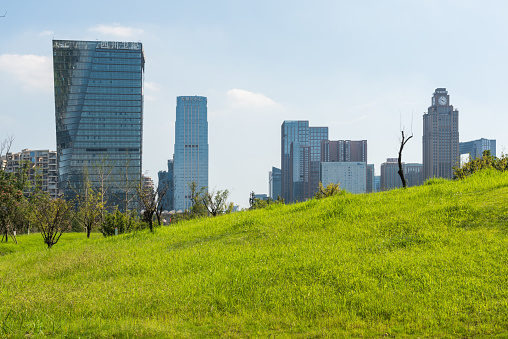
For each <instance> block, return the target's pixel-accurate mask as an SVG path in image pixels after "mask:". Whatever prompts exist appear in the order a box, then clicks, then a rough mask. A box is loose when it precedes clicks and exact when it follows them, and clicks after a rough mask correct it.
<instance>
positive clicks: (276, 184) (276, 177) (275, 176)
mask: <svg viewBox="0 0 508 339" xmlns="http://www.w3.org/2000/svg"><path fill="white" fill-rule="evenodd" d="M268 183H269V184H268V191H269V194H268V195H269V196H270V198H272V199H273V200H277V199H278V198H279V197H281V198H282V193H281V190H280V185H281V171H280V168H277V167H272V170H271V171H270V173H269V174H268Z"/></svg>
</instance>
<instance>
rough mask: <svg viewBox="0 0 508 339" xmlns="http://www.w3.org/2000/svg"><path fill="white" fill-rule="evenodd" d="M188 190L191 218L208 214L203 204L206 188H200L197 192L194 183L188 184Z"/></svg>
mask: <svg viewBox="0 0 508 339" xmlns="http://www.w3.org/2000/svg"><path fill="white" fill-rule="evenodd" d="M188 185H189V189H190V191H191V192H190V201H191V203H192V206H191V208H190V215H191V218H197V217H202V216H205V215H207V214H208V209H207V207H206V205H205V204H204V197H205V194H206V188H205V187H201V189H200V190H199V191H198V190H197V184H196V182H195V181H193V182H191V183H189V184H188Z"/></svg>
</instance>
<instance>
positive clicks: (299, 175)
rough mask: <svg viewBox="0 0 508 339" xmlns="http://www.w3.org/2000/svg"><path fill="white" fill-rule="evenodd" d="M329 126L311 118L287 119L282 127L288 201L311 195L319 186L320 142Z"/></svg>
mask: <svg viewBox="0 0 508 339" xmlns="http://www.w3.org/2000/svg"><path fill="white" fill-rule="evenodd" d="M327 139H328V127H309V122H308V121H284V122H283V123H282V126H281V172H282V173H281V179H282V182H281V192H282V198H284V201H285V202H286V203H294V202H297V201H304V200H306V199H309V198H311V197H312V196H313V195H314V193H315V192H316V191H317V189H318V187H319V165H320V162H321V142H322V141H323V140H327Z"/></svg>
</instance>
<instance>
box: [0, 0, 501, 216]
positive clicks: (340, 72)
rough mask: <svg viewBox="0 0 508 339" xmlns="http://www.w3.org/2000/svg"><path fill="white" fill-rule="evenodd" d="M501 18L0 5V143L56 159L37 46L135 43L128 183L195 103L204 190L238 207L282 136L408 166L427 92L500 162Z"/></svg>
mask: <svg viewBox="0 0 508 339" xmlns="http://www.w3.org/2000/svg"><path fill="white" fill-rule="evenodd" d="M507 10H508V4H506V3H505V2H501V1H490V2H481V1H412V2H404V1H384V2H375V1H366V2H362V3H358V2H355V3H349V2H342V1H339V2H338V1H317V2H312V3H311V2H304V1H296V2H295V1H292V2H289V1H277V2H269V1H245V2H231V1H214V2H207V1H191V2H185V3H182V2H173V1H171V2H162V1H145V2H143V3H142V4H140V3H139V2H134V1H121V2H120V1H112V2H98V1H88V2H86V3H74V2H71V3H69V2H63V1H46V2H38V1H4V2H1V3H0V15H3V14H4V13H5V12H7V13H6V15H5V17H2V18H0V36H1V41H2V47H1V48H0V90H1V92H2V105H1V107H2V108H1V109H0V138H1V139H2V140H3V139H4V138H5V137H7V136H10V135H12V136H14V137H15V141H14V144H13V147H12V149H11V150H12V151H15V152H17V151H20V150H22V149H24V148H31V149H51V150H55V149H56V143H55V109H54V96H53V73H52V72H53V71H52V65H53V64H52V43H51V41H52V39H70V40H99V41H103V40H107V41H140V42H142V43H143V48H144V51H145V56H146V64H145V67H146V68H145V87H144V94H145V96H144V98H145V102H144V103H145V105H144V122H143V125H144V135H143V172H144V173H146V174H148V175H150V176H151V177H152V178H153V179H154V180H155V181H157V172H158V171H160V170H165V169H167V165H166V163H167V160H168V159H170V158H171V157H172V155H173V152H174V149H173V147H174V143H175V136H174V135H175V126H174V124H175V108H176V97H177V96H182V95H199V96H206V97H207V98H208V123H209V149H210V153H209V168H210V172H209V183H210V187H211V188H217V189H229V190H230V191H231V195H230V200H231V201H233V202H235V203H236V204H239V205H240V206H242V207H245V206H247V205H248V198H249V193H250V192H251V191H254V192H256V193H268V171H269V170H270V169H271V167H272V166H276V167H280V152H281V145H280V133H281V124H282V122H283V121H284V120H309V122H310V124H311V125H312V126H328V127H329V136H330V139H331V140H336V139H352V140H360V139H366V140H367V141H368V162H369V163H373V164H375V170H376V175H379V165H380V164H381V163H382V162H384V161H385V160H386V158H391V157H395V156H396V155H397V151H398V147H399V137H400V129H401V128H403V129H405V130H406V131H411V129H412V132H413V133H414V138H413V140H411V141H410V142H409V143H408V144H407V146H406V148H405V153H404V160H405V161H406V162H419V163H421V161H422V144H421V138H422V115H423V113H424V112H425V111H426V110H427V107H428V106H430V105H431V96H432V93H433V92H434V90H435V89H436V88H438V87H446V89H447V90H448V93H449V95H450V103H451V104H452V105H453V106H454V108H456V109H458V110H459V113H460V115H459V132H460V141H468V140H473V139H479V138H488V139H496V140H497V150H498V151H497V152H498V154H497V155H498V156H499V155H501V153H502V152H505V151H506V145H507V144H508V137H507V136H506V132H505V131H504V130H505V126H506V123H507V121H506V117H505V116H504V111H503V110H504V107H505V103H504V101H505V100H504V99H505V93H507V91H508V81H507V80H506V79H507V77H506V73H507V71H508V69H507V66H506V62H505V60H506V58H507V56H508V55H507V54H508V49H507V47H506V46H508V44H507V43H506V39H507V38H506V36H505V35H504V34H503V32H506V31H507V28H508V27H507V26H508V23H507V22H508V20H507V13H508V12H507Z"/></svg>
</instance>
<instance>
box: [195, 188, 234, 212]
mask: <svg viewBox="0 0 508 339" xmlns="http://www.w3.org/2000/svg"><path fill="white" fill-rule="evenodd" d="M228 196H229V191H228V190H223V191H220V190H218V191H215V190H213V191H212V192H203V194H202V198H201V200H202V202H203V205H204V206H205V207H206V209H207V210H208V214H209V215H211V216H213V217H216V216H218V215H220V214H227V213H231V212H232V211H233V207H234V205H233V203H232V202H230V203H228V202H227V199H228Z"/></svg>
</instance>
